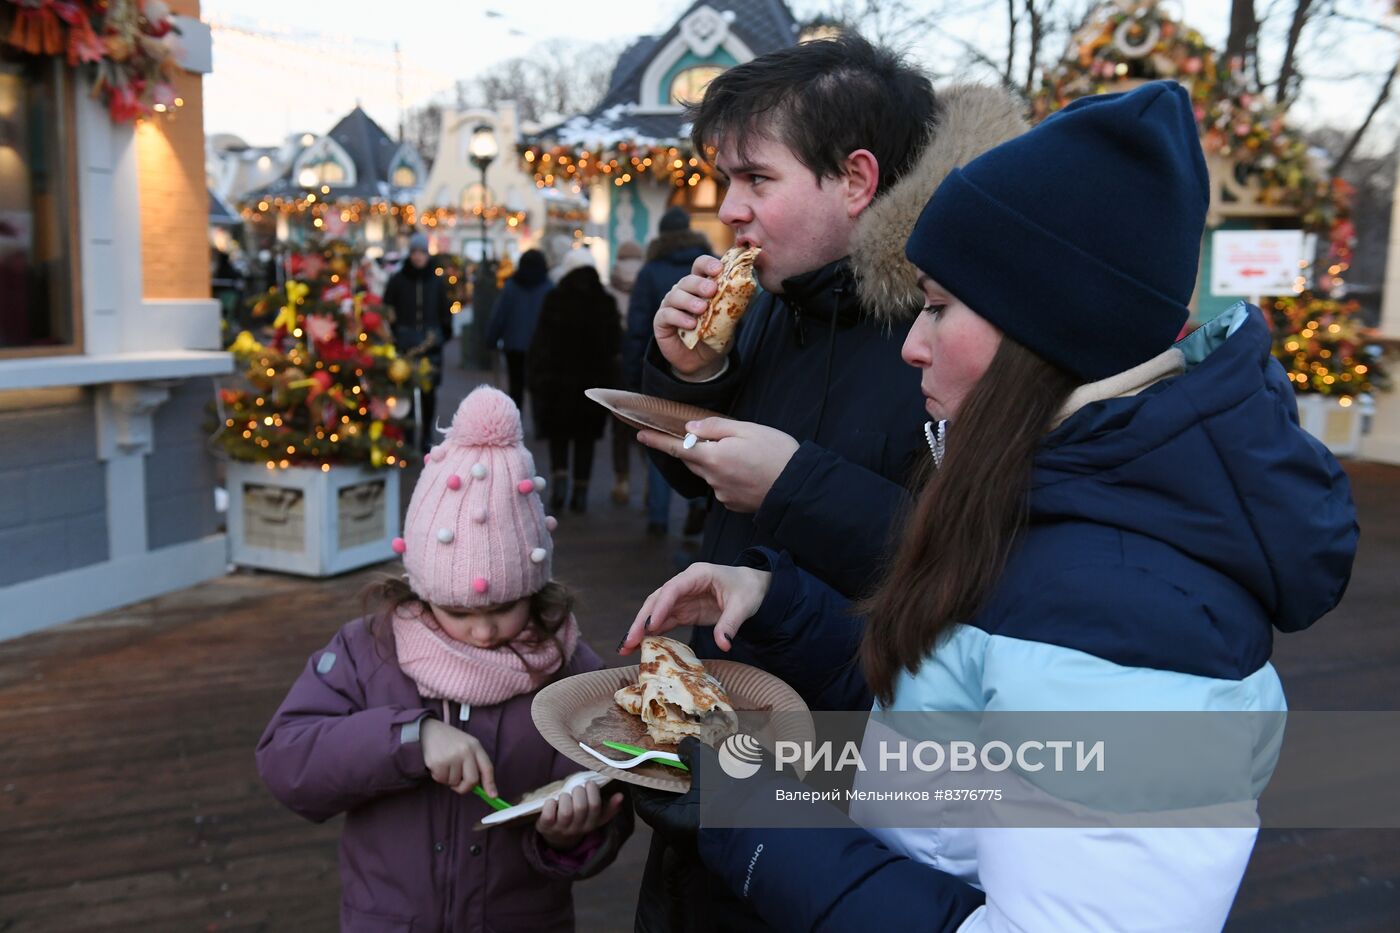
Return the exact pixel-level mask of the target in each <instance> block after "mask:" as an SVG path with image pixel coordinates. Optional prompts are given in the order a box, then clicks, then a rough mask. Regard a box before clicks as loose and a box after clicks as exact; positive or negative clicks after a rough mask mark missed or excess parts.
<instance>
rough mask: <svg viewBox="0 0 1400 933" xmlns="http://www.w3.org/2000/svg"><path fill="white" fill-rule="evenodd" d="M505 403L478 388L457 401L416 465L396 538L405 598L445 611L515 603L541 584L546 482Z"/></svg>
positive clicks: (546, 559) (546, 561) (494, 392)
mask: <svg viewBox="0 0 1400 933" xmlns="http://www.w3.org/2000/svg"><path fill="white" fill-rule="evenodd" d="M524 436H525V432H524V429H523V428H522V427H521V424H520V411H519V409H517V408H516V407H515V403H514V402H513V401H511V399H510V396H508V395H506V394H505V393H504V392H501V391H500V390H499V389H493V388H491V387H490V386H480V387H478V388H477V389H475V390H474V391H473V392H472V393H471V394H470V395H468V396H467V397H466V398H465V399H463V400H462V404H461V405H459V406H458V408H457V414H456V415H455V416H454V417H453V419H452V426H451V427H450V428H448V430H447V436H446V438H445V439H444V440H443V442H442V443H441V444H439V445H437V446H436V447H434V448H433V449H432V450H431V451H430V452H429V453H428V456H427V459H426V460H425V462H424V464H423V474H422V476H420V477H419V479H418V485H417V486H415V487H414V489H413V498H412V499H411V500H410V501H409V505H408V517H407V519H406V520H405V521H404V533H403V537H402V538H398V539H395V541H394V549H395V550H396V551H398V552H399V553H400V554H402V555H403V564H404V568H405V569H406V570H407V571H408V582H409V585H410V586H411V587H412V588H413V592H414V593H416V594H418V596H419V597H421V598H422V599H425V600H427V601H428V602H430V603H434V604H436V605H439V606H444V607H448V608H453V609H479V608H482V607H485V606H495V605H500V604H502V603H510V602H514V601H515V600H517V599H520V598H522V597H525V596H529V595H531V594H532V593H535V592H537V591H538V590H540V589H541V588H542V587H543V586H544V585H545V584H546V583H548V582H549V580H550V575H551V564H552V562H553V556H554V542H553V540H552V539H551V538H550V534H549V529H550V527H552V525H553V524H554V522H553V520H552V519H548V518H546V516H545V514H544V504H543V501H542V495H543V493H544V489H545V479H544V477H542V476H538V475H536V473H535V460H534V457H532V456H531V455H530V451H529V450H527V449H526V448H525V445H524V443H523V440H524Z"/></svg>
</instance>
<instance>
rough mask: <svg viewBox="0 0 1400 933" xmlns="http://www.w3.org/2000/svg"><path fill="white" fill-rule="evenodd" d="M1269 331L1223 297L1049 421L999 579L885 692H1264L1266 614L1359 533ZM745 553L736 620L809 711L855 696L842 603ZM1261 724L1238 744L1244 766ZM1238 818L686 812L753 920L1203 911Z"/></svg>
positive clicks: (891, 920) (1231, 867) (1331, 599)
mask: <svg viewBox="0 0 1400 933" xmlns="http://www.w3.org/2000/svg"><path fill="white" fill-rule="evenodd" d="M1270 343H1271V342H1270V337H1269V334H1268V330H1267V328H1266V326H1265V324H1264V321H1263V318H1262V315H1261V314H1260V313H1259V311H1258V310H1257V309H1254V308H1250V307H1248V306H1246V305H1244V304H1240V305H1237V306H1236V307H1235V308H1233V309H1231V310H1230V311H1228V312H1226V313H1225V314H1224V315H1221V316H1220V317H1219V318H1217V319H1215V320H1214V321H1212V322H1210V323H1208V324H1207V325H1205V326H1203V327H1202V328H1200V329H1199V330H1197V331H1196V332H1195V333H1193V334H1192V335H1191V336H1189V337H1188V338H1186V339H1185V340H1183V341H1182V342H1181V343H1179V344H1178V345H1177V348H1178V349H1179V350H1180V352H1181V354H1182V360H1183V362H1184V364H1185V371H1184V373H1182V374H1181V375H1178V376H1176V377H1174V378H1170V379H1166V380H1163V381H1160V382H1157V383H1156V384H1154V385H1151V386H1149V387H1148V388H1146V389H1144V390H1143V391H1141V392H1139V393H1137V394H1134V395H1131V396H1127V397H1116V398H1109V399H1106V400H1102V401H1097V402H1094V403H1092V404H1089V405H1087V406H1085V407H1083V408H1082V409H1080V410H1079V411H1077V412H1075V413H1074V414H1073V415H1072V416H1070V417H1069V418H1068V419H1067V420H1066V421H1065V422H1064V423H1062V424H1061V425H1060V426H1059V427H1058V428H1057V429H1055V430H1054V431H1053V432H1052V433H1051V434H1049V435H1048V436H1047V437H1046V440H1045V442H1044V444H1043V445H1042V447H1041V449H1040V450H1039V451H1038V453H1037V455H1036V458H1035V463H1034V470H1033V477H1032V484H1031V493H1030V524H1029V527H1028V529H1027V531H1026V533H1025V534H1024V535H1023V537H1022V539H1021V540H1020V542H1018V544H1017V546H1016V548H1015V549H1014V550H1013V552H1012V554H1011V556H1010V558H1009V560H1008V563H1007V567H1006V569H1005V572H1004V573H1003V575H1002V578H1001V580H1000V582H999V583H998V585H997V587H996V588H995V590H994V591H993V592H992V594H990V596H989V598H988V601H987V603H986V605H985V607H984V609H983V610H982V611H981V612H980V613H979V614H978V616H977V617H976V618H974V619H972V620H969V621H968V622H967V623H966V624H963V625H959V626H957V627H956V628H955V629H953V630H952V631H951V633H950V635H949V636H948V637H947V638H946V639H944V640H943V641H941V642H940V643H939V645H938V647H937V648H936V649H935V650H934V651H933V652H932V654H931V655H930V656H929V657H928V658H926V659H925V660H924V662H923V663H922V665H920V666H919V667H918V668H917V671H916V672H915V673H912V674H910V673H906V674H904V675H903V676H902V677H901V678H900V680H899V682H898V684H897V687H896V691H895V696H894V701H893V703H892V704H891V705H890V707H889V709H890V710H891V711H909V710H930V711H962V710H966V711H972V712H983V711H988V712H995V711H1003V710H1004V711H1061V710H1068V711H1113V710H1147V711H1188V712H1194V711H1225V712H1236V711H1281V710H1283V709H1285V703H1284V696H1283V690H1282V687H1281V684H1280V682H1279V678H1278V675H1277V674H1276V672H1275V671H1274V668H1273V666H1272V665H1271V664H1270V663H1269V656H1270V653H1271V651H1272V643H1273V632H1274V630H1275V629H1278V630H1280V631H1297V630H1300V629H1302V628H1305V627H1307V626H1309V625H1311V624H1312V623H1313V622H1314V621H1316V620H1317V619H1318V618H1320V617H1321V616H1322V615H1323V614H1325V613H1326V612H1328V611H1329V610H1330V609H1331V608H1333V607H1334V606H1335V605H1336V604H1337V602H1338V601H1339V600H1340V599H1341V597H1342V594H1343V592H1344V590H1345V588H1346V584H1347V581H1348V579H1349V577H1350V573H1351V564H1352V559H1353V556H1354V554H1355V549H1356V541H1357V533H1358V532H1357V526H1356V517H1355V509H1354V506H1353V503H1352V500H1351V493H1350V486H1349V484H1348V482H1347V479H1346V476H1345V474H1344V473H1343V472H1342V470H1341V468H1340V466H1339V465H1338V463H1337V461H1336V460H1335V459H1334V458H1333V457H1332V456H1331V455H1330V454H1329V453H1328V452H1327V450H1326V449H1325V448H1324V447H1323V446H1322V445H1321V444H1320V443H1318V442H1317V441H1316V440H1314V439H1313V438H1311V437H1310V436H1308V435H1307V434H1306V433H1304V432H1303V431H1302V430H1301V429H1300V428H1299V427H1298V423H1297V413H1296V404H1295V401H1294V395H1293V389H1292V388H1291V385H1290V383H1289V382H1288V380H1287V378H1286V376H1285V374H1284V372H1283V370H1282V368H1281V367H1280V366H1279V365H1278V364H1277V362H1275V361H1274V360H1273V359H1272V357H1271V356H1270ZM745 563H748V564H749V565H751V566H761V567H766V568H768V569H771V570H772V571H773V572H774V577H773V585H772V587H771V589H770V591H769V594H768V597H767V599H766V600H765V602H764V605H763V607H762V608H761V609H760V611H759V613H758V614H757V615H755V616H754V618H753V619H751V620H750V621H749V622H747V623H746V624H745V626H744V627H743V628H742V629H741V630H740V636H739V637H740V638H743V639H747V640H748V641H750V643H751V644H752V645H753V647H755V648H756V649H757V650H758V651H759V653H760V654H761V656H762V658H763V660H764V662H765V666H766V667H767V668H768V669H769V670H770V671H771V672H772V673H775V674H777V675H778V676H780V677H783V678H784V679H785V680H787V681H788V682H789V683H791V684H793V685H794V686H795V687H797V688H798V689H799V691H800V692H801V693H802V694H803V695H804V697H805V698H806V699H807V701H808V703H809V705H811V706H812V707H813V708H814V709H856V708H861V707H862V706H864V707H865V708H869V701H870V693H869V690H868V688H867V687H866V685H865V684H864V682H863V680H862V679H861V676H860V672H859V667H858V665H856V664H853V663H852V659H853V658H854V657H855V653H856V648H857V646H858V645H859V641H860V634H861V629H862V626H863V623H862V621H861V620H860V619H858V618H855V617H853V616H852V615H850V614H849V611H848V604H847V603H846V601H845V600H844V599H842V598H841V597H840V596H839V595H838V594H837V593H836V592H835V591H834V590H831V589H830V588H828V587H826V586H824V585H823V584H822V583H821V582H820V581H817V580H815V579H813V578H811V577H810V576H808V575H806V574H804V573H802V572H801V571H799V570H797V569H796V568H795V567H794V566H793V565H792V563H791V561H789V560H787V559H785V558H784V556H783V555H780V554H777V553H774V552H771V551H752V552H749V553H748V554H747V555H746V560H745ZM876 718H878V717H876ZM872 728H875V727H872ZM1278 738H1279V736H1278V735H1277V733H1274V734H1269V735H1259V736H1257V737H1256V739H1255V741H1254V743H1253V747H1250V748H1246V749H1242V750H1241V754H1242V755H1243V756H1245V760H1246V761H1249V760H1250V759H1252V760H1253V762H1254V764H1255V768H1256V772H1257V773H1256V774H1255V775H1254V778H1255V780H1256V785H1257V786H1262V783H1264V782H1267V780H1268V777H1269V775H1270V773H1271V771H1272V767H1273V762H1274V760H1275V759H1276V755H1277V751H1278V745H1277V742H1278ZM869 739H870V734H869V733H868V734H867V741H868V740H869ZM1245 744H1250V743H1249V741H1248V740H1246V741H1245ZM1251 806H1252V804H1251ZM851 815H852V817H854V818H855V819H857V820H860V819H861V811H860V808H859V807H853V808H852V811H851ZM1255 834H1256V829H1255V828H1253V827H1251V826H1249V825H1247V824H1241V823H1235V824H1234V825H1233V826H1232V827H1230V828H1219V827H1216V828H1196V827H1193V826H1192V825H1191V824H1189V823H1188V824H1186V825H1184V826H1173V827H1171V828H1150V829H1141V828H1139V829H1124V828H1113V827H1107V828H1094V829H1068V828H1053V829H1051V828H1036V829H1020V828H998V829H952V828H943V829H909V830H899V829H894V830H891V829H882V830H877V831H874V832H870V831H867V830H865V829H863V828H861V827H860V826H857V825H854V824H853V825H851V826H850V827H849V828H845V829H832V830H760V829H743V830H721V831H708V830H707V831H703V832H702V833H701V842H700V849H701V854H702V856H703V857H704V859H705V861H706V863H707V865H708V866H709V867H710V868H711V870H712V871H715V872H717V873H719V874H721V875H723V876H724V877H726V878H727V879H728V881H729V883H730V886H731V887H733V888H734V890H736V891H739V890H740V889H741V888H746V890H747V894H746V896H745V900H747V901H748V902H749V904H750V905H751V906H753V907H754V909H755V910H756V911H757V912H758V913H759V914H760V915H761V916H762V917H763V918H764V920H765V921H766V922H768V923H769V924H770V925H771V926H772V927H773V928H775V929H803V930H807V929H822V930H845V929H852V930H854V929H870V928H873V927H877V926H879V927H890V928H894V927H896V926H897V927H898V928H901V929H917V930H948V931H951V930H958V931H973V930H977V931H982V930H995V931H1023V930H1115V931H1117V930H1163V931H1165V930H1172V931H1177V930H1214V929H1219V928H1220V927H1221V925H1223V923H1224V921H1225V919H1226V916H1227V914H1228V912H1229V908H1230V905H1231V903H1232V901H1233V899H1234V895H1235V892H1236V889H1237V887H1238V885H1239V882H1240V880H1241V878H1242V877H1243V875H1244V870H1245V866H1246V864H1247V862H1248V859H1249V854H1250V851H1251V849H1252V848H1253V844H1254V838H1255ZM760 844H762V845H763V846H764V850H763V856H762V858H761V859H759V860H757V861H756V862H755V861H753V853H754V851H755V849H756V847H757V846H758V845H760ZM799 865H800V866H801V867H800V868H798V867H797V866H799Z"/></svg>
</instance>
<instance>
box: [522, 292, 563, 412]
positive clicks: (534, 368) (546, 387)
mask: <svg viewBox="0 0 1400 933" xmlns="http://www.w3.org/2000/svg"><path fill="white" fill-rule="evenodd" d="M556 296H557V292H555V291H551V292H550V293H549V294H548V295H546V296H545V298H544V304H543V305H542V306H541V308H540V318H539V323H538V324H536V326H535V333H534V336H533V337H531V338H530V349H529V351H528V354H527V356H526V359H527V363H526V366H525V381H526V383H527V388H528V389H529V390H530V394H531V395H532V396H533V397H534V404H535V406H536V407H538V406H539V405H540V404H541V400H543V399H546V398H551V397H552V396H553V395H554V391H555V388H556V379H557V376H558V371H557V368H556V361H555V358H554V350H555V348H554V344H555V331H556V330H557V329H558V327H559V324H558V320H557V319H558V317H559V315H560V312H561V309H560V307H559V305H558V298H557V297H556Z"/></svg>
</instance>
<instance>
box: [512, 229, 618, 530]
mask: <svg viewBox="0 0 1400 933" xmlns="http://www.w3.org/2000/svg"><path fill="white" fill-rule="evenodd" d="M574 252H575V253H578V254H581V255H583V256H584V257H585V258H584V259H582V260H573V263H574V265H573V267H572V268H571V270H570V271H568V272H565V273H564V275H563V276H562V277H561V278H560V279H559V284H558V285H556V286H555V287H554V288H553V289H552V290H551V291H550V292H549V294H548V295H546V296H545V299H544V306H543V307H542V309H541V310H540V320H539V325H538V326H537V327H536V328H535V337H534V340H533V341H532V342H531V344H530V356H529V362H528V363H527V372H528V373H529V380H530V395H531V397H532V398H533V399H534V402H533V404H534V411H535V427H536V429H537V430H538V431H539V434H540V436H542V437H544V438H545V439H546V440H548V441H549V464H550V470H551V472H552V473H553V490H552V492H551V498H550V507H551V509H552V510H553V511H558V510H559V509H562V508H563V507H564V503H565V502H566V501H567V502H568V503H569V509H570V510H571V511H574V512H583V511H585V510H586V509H587V508H588V481H589V478H590V477H591V476H592V473H593V449H594V446H595V445H596V444H597V442H598V439H599V438H600V437H602V436H603V427H604V425H605V424H606V419H607V417H608V415H607V411H606V410H605V409H603V407H602V406H600V405H597V404H595V403H593V402H591V401H589V400H588V398H587V397H586V396H585V395H584V394H583V393H584V392H585V391H586V390H588V389H592V388H596V387H599V386H603V387H606V386H612V385H615V384H616V381H617V378H618V374H617V358H618V351H619V348H620V346H621V342H622V326H621V323H620V319H619V317H618V312H617V302H616V301H614V300H613V297H612V295H610V294H608V291H607V289H605V288H604V287H603V283H602V281H601V280H600V279H599V278H598V270H597V269H596V268H594V266H593V265H592V264H591V263H589V262H588V261H587V259H586V253H587V251H586V250H575V251H574ZM579 262H583V263H584V264H582V265H578V264H577V263H579ZM570 455H572V459H573V488H572V493H571V494H570V493H569V492H568V490H569V478H570V477H569V474H570V471H569V464H570Z"/></svg>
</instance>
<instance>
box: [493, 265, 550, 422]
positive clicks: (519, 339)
mask: <svg viewBox="0 0 1400 933" xmlns="http://www.w3.org/2000/svg"><path fill="white" fill-rule="evenodd" d="M549 289H550V281H549V263H548V262H547V261H546V260H545V258H544V253H542V252H540V251H539V250H537V249H527V250H526V251H525V252H523V253H521V254H520V265H518V266H516V267H515V271H514V272H513V273H511V276H510V278H508V279H506V285H505V288H503V289H501V294H500V295H499V296H497V298H496V307H495V309H494V310H493V311H492V312H491V323H490V324H489V325H488V326H487V329H486V343H487V344H488V345H489V346H492V347H494V346H496V345H498V344H499V345H500V346H501V349H502V350H503V351H504V352H505V356H506V384H507V385H508V386H509V387H510V388H509V393H510V397H511V398H512V399H513V400H514V401H515V404H516V405H517V406H518V407H519V408H520V409H521V411H524V410H525V382H526V376H525V356H526V354H527V353H528V352H529V350H530V341H531V340H532V339H534V336H535V326H536V325H537V324H538V323H539V319H540V308H541V307H543V305H544V296H545V295H547V294H548V293H549Z"/></svg>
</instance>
